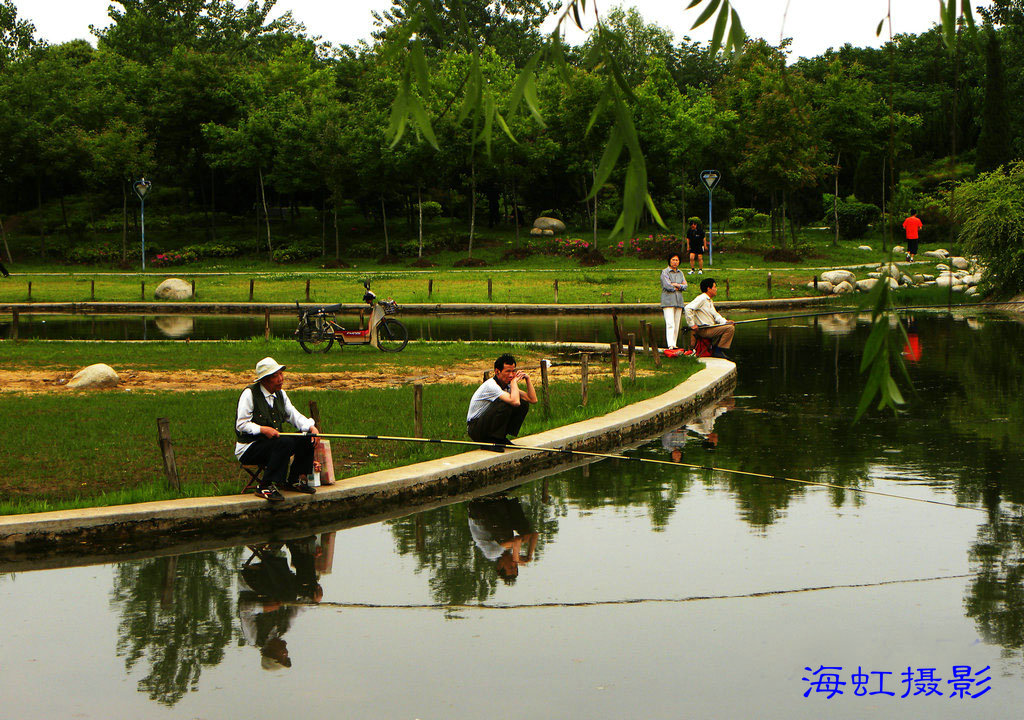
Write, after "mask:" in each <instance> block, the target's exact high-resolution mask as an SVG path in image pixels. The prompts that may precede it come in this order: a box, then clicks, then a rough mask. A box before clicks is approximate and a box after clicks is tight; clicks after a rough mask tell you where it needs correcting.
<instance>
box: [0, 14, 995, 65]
mask: <svg viewBox="0 0 1024 720" xmlns="http://www.w3.org/2000/svg"><path fill="white" fill-rule="evenodd" d="M243 2H245V0H236V4H239V5H240V4H242V3H243ZM595 2H597V0H593V1H592V2H591V3H588V9H589V8H590V7H592V5H593V4H594V3H595ZM889 3H890V0H733V7H734V8H736V10H737V11H738V12H739V14H740V18H741V20H742V22H743V27H744V28H745V29H746V30H747V33H748V34H749V35H751V36H756V37H763V38H765V39H766V40H768V41H769V42H771V43H773V44H775V43H778V41H779V38H780V36H785V37H792V38H793V45H792V49H793V57H800V56H814V55H818V54H821V53H822V52H824V51H825V50H826V49H828V48H829V47H839V46H841V45H843V44H844V43H847V42H849V43H852V44H853V45H856V46H878V45H880V44H881V40H882V39H885V38H887V37H888V32H887V31H883V35H884V36H885V37H884V38H882V39H879V38H876V37H875V28H876V26H877V25H878V21H879V20H881V19H882V18H883V17H884V16H885V14H886V8H887V6H888V5H889ZM597 4H598V7H599V8H600V10H601V12H602V13H606V12H608V10H609V9H611V8H612V7H614V6H616V5H623V6H625V7H629V6H635V7H636V8H637V9H638V10H640V13H641V14H642V15H643V17H644V19H645V20H646V21H647V22H648V23H652V22H653V23H656V24H658V25H661V26H662V27H665V28H667V29H669V30H671V31H672V32H673V34H674V35H675V36H676V38H677V39H678V38H681V37H683V36H686V35H688V36H689V37H690V38H692V39H694V40H703V41H706V40H707V39H708V38H709V37H710V35H711V29H712V25H713V22H710V21H709V22H708V23H705V25H704V26H701V27H700V28H698V29H697V30H692V31H691V30H690V26H691V25H693V21H694V20H696V18H697V14H698V13H697V12H695V11H693V10H691V11H686V10H685V8H686V6H687V5H688V4H689V2H688V1H687V0H631V1H630V0H626V1H625V2H621V3H620V2H616V1H615V0H603V1H602V2H599V3H597ZM891 4H892V17H893V31H894V33H917V32H923V31H924V30H927V29H928V28H929V27H931V26H932V25H933V24H934V23H935V22H936V21H937V20H938V16H939V13H938V2H937V1H936V0H891ZM976 4H977V3H976ZM14 5H15V7H17V8H18V16H19V17H20V18H23V19H27V20H30V21H31V22H32V23H34V24H35V26H36V37H37V38H42V39H44V40H47V41H49V42H51V43H59V42H65V41H67V40H73V39H76V38H86V39H91V38H90V35H89V25H96V26H98V27H104V26H106V25H107V24H109V18H108V16H107V7H108V6H109V5H110V2H109V0H14ZM390 5H391V1H390V0H278V2H277V5H276V7H275V9H274V14H275V15H278V14H281V13H284V12H286V11H288V10H290V11H291V12H292V14H293V15H294V16H295V18H296V19H297V20H299V21H300V22H302V23H303V24H304V25H305V26H306V29H307V30H308V31H309V33H310V34H311V35H320V36H321V37H322V38H323V39H324V40H328V41H331V42H333V43H335V44H354V43H356V42H358V41H359V40H361V39H369V37H370V33H371V31H372V30H373V18H372V17H371V15H370V12H371V11H373V10H383V9H386V8H388V7H390ZM787 8H788V10H787ZM783 21H785V22H783ZM591 22H592V18H591ZM568 39H569V40H570V41H571V42H576V43H578V42H581V41H582V36H580V35H578V34H577V35H575V36H574V35H572V34H570V35H569V38H568Z"/></svg>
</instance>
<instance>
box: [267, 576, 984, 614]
mask: <svg viewBox="0 0 1024 720" xmlns="http://www.w3.org/2000/svg"><path fill="white" fill-rule="evenodd" d="M969 577H974V575H973V574H972V573H962V574H959V575H936V576H933V577H923V578H906V579H902V580H881V581H878V582H870V583H850V584H845V585H817V586H811V587H804V588H791V589H787V590H761V591H757V592H750V593H737V594H734V595H690V596H687V597H681V598H623V599H619V600H581V601H578V602H541V603H522V604H514V605H488V604H484V603H451V604H446V603H398V604H394V605H387V604H382V603H359V602H331V601H321V602H318V603H315V602H285V603H281V604H282V605H286V606H296V607H328V608H336V609H338V610H374V609H377V610H449V609H459V610H543V609H546V608H576V607H608V606H613V605H655V604H659V605H667V604H673V605H675V604H681V603H690V602H702V601H705V600H743V599H753V598H764V597H772V596H776V595H797V594H800V593H811V592H822V591H825V590H854V589H859V588H877V587H885V586H886V585H910V584H914V583H926V582H937V581H939V580H959V579H963V578H969Z"/></svg>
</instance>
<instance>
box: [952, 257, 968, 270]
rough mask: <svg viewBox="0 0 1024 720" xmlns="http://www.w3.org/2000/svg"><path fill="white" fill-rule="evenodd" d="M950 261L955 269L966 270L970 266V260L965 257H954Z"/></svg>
mask: <svg viewBox="0 0 1024 720" xmlns="http://www.w3.org/2000/svg"><path fill="white" fill-rule="evenodd" d="M950 262H951V263H952V264H953V267H955V268H956V269H957V270H967V269H968V268H970V267H971V261H970V260H968V259H967V258H965V257H955V258H953V259H952V260H950Z"/></svg>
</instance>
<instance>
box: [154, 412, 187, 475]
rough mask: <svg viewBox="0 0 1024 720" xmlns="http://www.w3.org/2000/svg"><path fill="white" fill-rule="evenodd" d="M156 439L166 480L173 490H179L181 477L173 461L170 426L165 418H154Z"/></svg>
mask: <svg viewBox="0 0 1024 720" xmlns="http://www.w3.org/2000/svg"><path fill="white" fill-rule="evenodd" d="M156 429H157V441H158V442H159V444H160V454H161V455H162V456H163V459H164V474H166V475H167V482H169V483H170V484H171V486H172V487H173V488H174V489H175V490H181V479H180V478H179V477H178V465H177V464H176V463H175V462H174V446H173V445H172V444H171V428H170V422H169V421H168V420H167V418H157V419H156Z"/></svg>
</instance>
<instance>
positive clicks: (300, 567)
mask: <svg viewBox="0 0 1024 720" xmlns="http://www.w3.org/2000/svg"><path fill="white" fill-rule="evenodd" d="M285 546H286V547H287V548H288V552H289V553H290V554H291V567H289V564H288V560H287V559H286V557H285V555H284V553H283V551H282V547H281V545H280V544H278V545H263V546H260V547H257V548H254V549H253V556H252V557H251V558H249V560H248V561H247V562H246V564H245V565H244V566H242V570H241V571H240V575H241V578H240V579H239V583H238V584H239V588H240V592H239V594H238V615H239V617H240V618H241V621H242V637H243V638H245V642H246V643H247V644H249V645H252V646H253V647H256V648H259V650H260V657H261V665H262V667H263V669H264V670H280V669H282V668H289V667H291V666H292V660H291V657H289V655H288V643H286V642H285V641H284V639H283V638H282V636H283V635H284V634H285V633H286V632H288V628H289V627H291V622H292V620H293V619H294V618H295V616H296V615H298V614H299V612H300V611H301V610H302V604H303V603H311V602H312V603H318V602H320V600H321V599H322V598H323V594H324V593H323V588H321V587H320V584H319V582H318V580H319V578H318V577H317V574H316V569H315V563H316V555H317V551H318V548H317V545H316V538H315V537H308V538H303V539H302V540H290V541H288V542H287V543H285ZM253 560H258V562H253ZM292 568H294V572H293V570H292Z"/></svg>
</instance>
